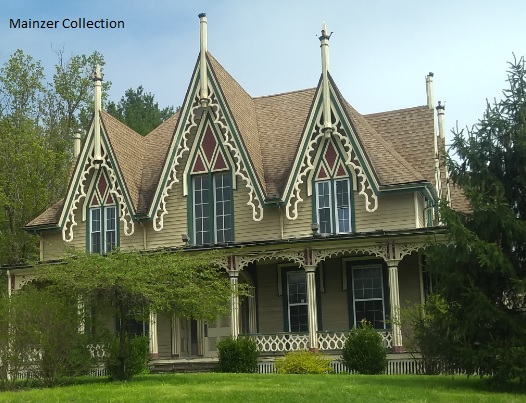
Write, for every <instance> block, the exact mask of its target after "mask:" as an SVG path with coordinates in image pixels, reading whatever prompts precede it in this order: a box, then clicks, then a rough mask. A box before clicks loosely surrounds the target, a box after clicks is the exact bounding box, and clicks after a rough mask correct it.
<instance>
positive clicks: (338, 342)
mask: <svg viewBox="0 0 526 403" xmlns="http://www.w3.org/2000/svg"><path fill="white" fill-rule="evenodd" d="M349 333H350V330H341V331H332V330H329V331H321V332H318V347H319V349H320V350H321V351H330V350H341V349H342V348H343V345H344V344H345V340H346V339H347V336H348V334H349ZM378 334H379V335H380V336H382V341H383V343H384V347H385V348H391V347H392V337H391V331H390V330H378ZM247 336H250V337H252V338H253V339H254V340H255V342H256V345H257V346H258V348H259V351H260V352H262V353H281V352H287V351H296V350H307V349H308V348H309V335H308V333H272V334H259V333H258V334H248V335H247Z"/></svg>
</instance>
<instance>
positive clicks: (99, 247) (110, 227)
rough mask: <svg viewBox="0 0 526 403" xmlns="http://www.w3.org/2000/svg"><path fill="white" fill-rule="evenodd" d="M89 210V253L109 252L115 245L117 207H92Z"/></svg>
mask: <svg viewBox="0 0 526 403" xmlns="http://www.w3.org/2000/svg"><path fill="white" fill-rule="evenodd" d="M89 212H90V218H89V220H90V227H89V228H90V238H89V239H90V245H89V251H90V252H91V253H102V254H105V253H109V252H111V251H112V250H113V249H115V247H116V246H117V207H116V206H101V207H92V208H90V210H89Z"/></svg>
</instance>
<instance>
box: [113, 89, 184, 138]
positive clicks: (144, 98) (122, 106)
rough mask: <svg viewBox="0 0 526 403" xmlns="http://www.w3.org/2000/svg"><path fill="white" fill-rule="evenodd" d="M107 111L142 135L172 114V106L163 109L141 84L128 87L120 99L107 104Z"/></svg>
mask: <svg viewBox="0 0 526 403" xmlns="http://www.w3.org/2000/svg"><path fill="white" fill-rule="evenodd" d="M107 110H108V113H109V114H110V115H112V116H113V117H115V118H117V119H118V120H120V121H121V122H122V123H124V124H125V125H126V126H128V127H130V128H132V129H133V130H135V131H136V132H137V133H139V134H142V135H143V136H144V135H146V134H148V133H150V132H151V131H152V130H153V129H155V128H156V127H157V126H159V125H160V124H161V123H163V122H164V121H165V120H166V119H168V118H169V117H170V116H172V115H173V114H174V109H173V107H172V106H168V107H166V108H164V109H160V108H159V104H158V103H157V102H154V95H152V94H151V93H150V92H145V91H144V88H143V87H142V86H139V87H138V88H137V90H135V91H134V90H133V89H131V88H130V89H128V90H126V92H125V93H124V96H123V97H122V98H121V100H120V101H119V102H118V103H117V104H115V102H110V103H109V104H108V108H107Z"/></svg>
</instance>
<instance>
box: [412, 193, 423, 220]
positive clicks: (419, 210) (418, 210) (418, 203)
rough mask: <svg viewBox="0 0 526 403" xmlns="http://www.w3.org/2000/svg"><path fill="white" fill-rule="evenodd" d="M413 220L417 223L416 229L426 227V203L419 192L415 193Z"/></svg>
mask: <svg viewBox="0 0 526 403" xmlns="http://www.w3.org/2000/svg"><path fill="white" fill-rule="evenodd" d="M414 194H415V198H416V200H415V219H416V222H417V228H423V227H425V226H426V220H425V208H426V202H425V198H424V196H423V195H422V194H421V193H420V192H415V193H414Z"/></svg>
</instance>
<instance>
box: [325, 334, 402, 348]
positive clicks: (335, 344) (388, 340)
mask: <svg viewBox="0 0 526 403" xmlns="http://www.w3.org/2000/svg"><path fill="white" fill-rule="evenodd" d="M350 332H351V331H350V330H336V331H334V330H327V331H325V330H324V331H321V332H318V348H319V349H320V350H321V351H330V350H341V349H342V348H343V345H344V344H345V340H346V339H347V336H348V335H349V333H350ZM377 332H378V334H379V335H380V336H382V342H383V344H384V347H385V348H392V347H393V344H392V342H393V338H392V336H391V331H390V330H383V329H382V330H377Z"/></svg>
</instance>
